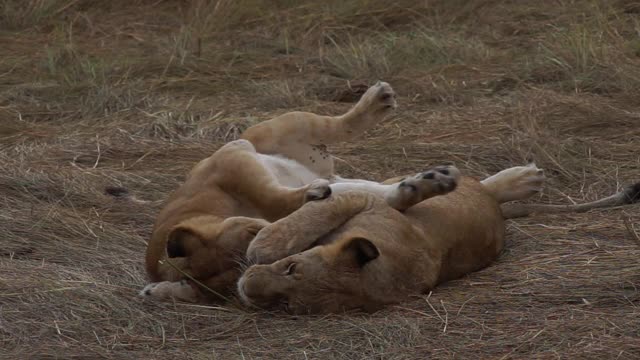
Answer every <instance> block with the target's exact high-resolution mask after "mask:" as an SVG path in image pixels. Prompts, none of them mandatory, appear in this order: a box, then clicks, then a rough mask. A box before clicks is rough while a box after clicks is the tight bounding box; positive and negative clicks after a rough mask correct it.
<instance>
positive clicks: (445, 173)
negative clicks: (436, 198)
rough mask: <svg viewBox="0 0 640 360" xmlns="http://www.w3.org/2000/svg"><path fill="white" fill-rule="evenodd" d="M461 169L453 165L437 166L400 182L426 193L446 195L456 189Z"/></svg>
mask: <svg viewBox="0 0 640 360" xmlns="http://www.w3.org/2000/svg"><path fill="white" fill-rule="evenodd" d="M459 180H460V170H458V168H456V167H455V166H453V165H443V166H437V167H435V168H433V169H431V170H428V171H425V172H423V173H420V174H418V175H416V176H414V177H412V178H409V179H407V180H405V181H403V182H401V183H400V186H402V184H403V183H405V185H411V186H415V187H417V189H418V191H420V192H421V193H424V194H427V193H429V194H432V195H431V196H433V195H444V194H446V193H449V192H451V191H453V190H455V189H456V187H457V186H458V181H459Z"/></svg>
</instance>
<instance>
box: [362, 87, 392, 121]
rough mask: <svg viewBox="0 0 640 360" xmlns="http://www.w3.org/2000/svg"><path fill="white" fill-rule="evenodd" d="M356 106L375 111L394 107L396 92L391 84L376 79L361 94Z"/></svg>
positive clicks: (384, 110) (383, 110)
mask: <svg viewBox="0 0 640 360" xmlns="http://www.w3.org/2000/svg"><path fill="white" fill-rule="evenodd" d="M358 106H359V107H362V108H363V110H364V111H372V112H376V113H377V112H381V111H382V112H386V111H388V110H392V109H395V108H396V107H397V106H398V104H397V102H396V93H395V91H393V88H392V87H391V85H389V84H388V83H386V82H383V81H378V82H377V83H376V84H375V85H373V86H372V87H370V88H369V89H368V90H367V91H366V92H365V93H364V95H362V98H361V99H360V102H359V103H358Z"/></svg>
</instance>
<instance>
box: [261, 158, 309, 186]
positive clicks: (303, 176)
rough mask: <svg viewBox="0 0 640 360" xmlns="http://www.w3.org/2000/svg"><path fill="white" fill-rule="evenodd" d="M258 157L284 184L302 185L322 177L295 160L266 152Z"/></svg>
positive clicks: (279, 181)
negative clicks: (266, 153)
mask: <svg viewBox="0 0 640 360" xmlns="http://www.w3.org/2000/svg"><path fill="white" fill-rule="evenodd" d="M258 158H259V160H260V162H261V163H262V164H263V165H264V166H265V168H266V169H267V170H269V172H271V173H272V174H273V176H275V177H276V179H278V183H280V184H281V185H283V186H287V187H301V186H304V185H307V184H310V183H311V182H312V181H313V180H316V179H319V178H320V177H319V176H318V175H317V174H315V173H314V172H312V171H311V170H309V169H307V168H306V167H305V166H304V165H302V164H300V163H298V162H297V161H295V160H291V159H287V158H284V157H281V156H277V155H264V154H258Z"/></svg>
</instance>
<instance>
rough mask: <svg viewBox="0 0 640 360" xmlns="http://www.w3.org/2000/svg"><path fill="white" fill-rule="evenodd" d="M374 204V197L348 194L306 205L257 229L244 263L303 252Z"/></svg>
mask: <svg viewBox="0 0 640 360" xmlns="http://www.w3.org/2000/svg"><path fill="white" fill-rule="evenodd" d="M375 201H376V197H375V195H372V194H369V193H365V192H351V193H346V194H342V195H339V196H332V197H330V198H328V199H327V200H323V201H318V202H311V203H308V204H305V205H304V206H303V207H301V208H300V209H298V210H297V211H295V212H294V213H292V214H291V215H289V216H287V217H285V218H283V219H280V220H278V221H276V222H274V223H272V224H271V225H268V226H266V227H265V228H263V229H262V230H260V232H258V234H257V235H256V237H255V238H254V239H253V241H252V242H251V243H250V244H249V248H248V249H247V260H248V261H249V262H253V263H258V264H266V263H271V262H274V261H276V260H279V259H282V258H284V257H287V256H289V255H292V254H296V253H299V252H301V251H304V250H306V249H308V248H309V247H311V246H312V244H313V243H315V242H316V241H317V240H318V239H320V238H321V237H322V236H323V235H325V234H328V233H330V232H331V231H332V230H334V229H336V228H338V227H339V226H341V225H342V224H344V223H345V222H347V221H349V219H351V218H352V217H354V216H356V215H357V214H359V213H361V212H363V211H366V210H367V209H370V208H371V207H372V206H373V204H374V202H375ZM378 201H380V200H378Z"/></svg>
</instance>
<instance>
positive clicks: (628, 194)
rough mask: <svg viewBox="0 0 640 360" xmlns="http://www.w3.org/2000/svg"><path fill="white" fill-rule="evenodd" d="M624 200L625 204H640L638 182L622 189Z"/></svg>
mask: <svg viewBox="0 0 640 360" xmlns="http://www.w3.org/2000/svg"><path fill="white" fill-rule="evenodd" d="M624 199H625V203H626V204H634V203H637V202H640V181H639V182H637V183H635V184H633V185H629V186H627V187H626V188H625V189H624Z"/></svg>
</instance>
